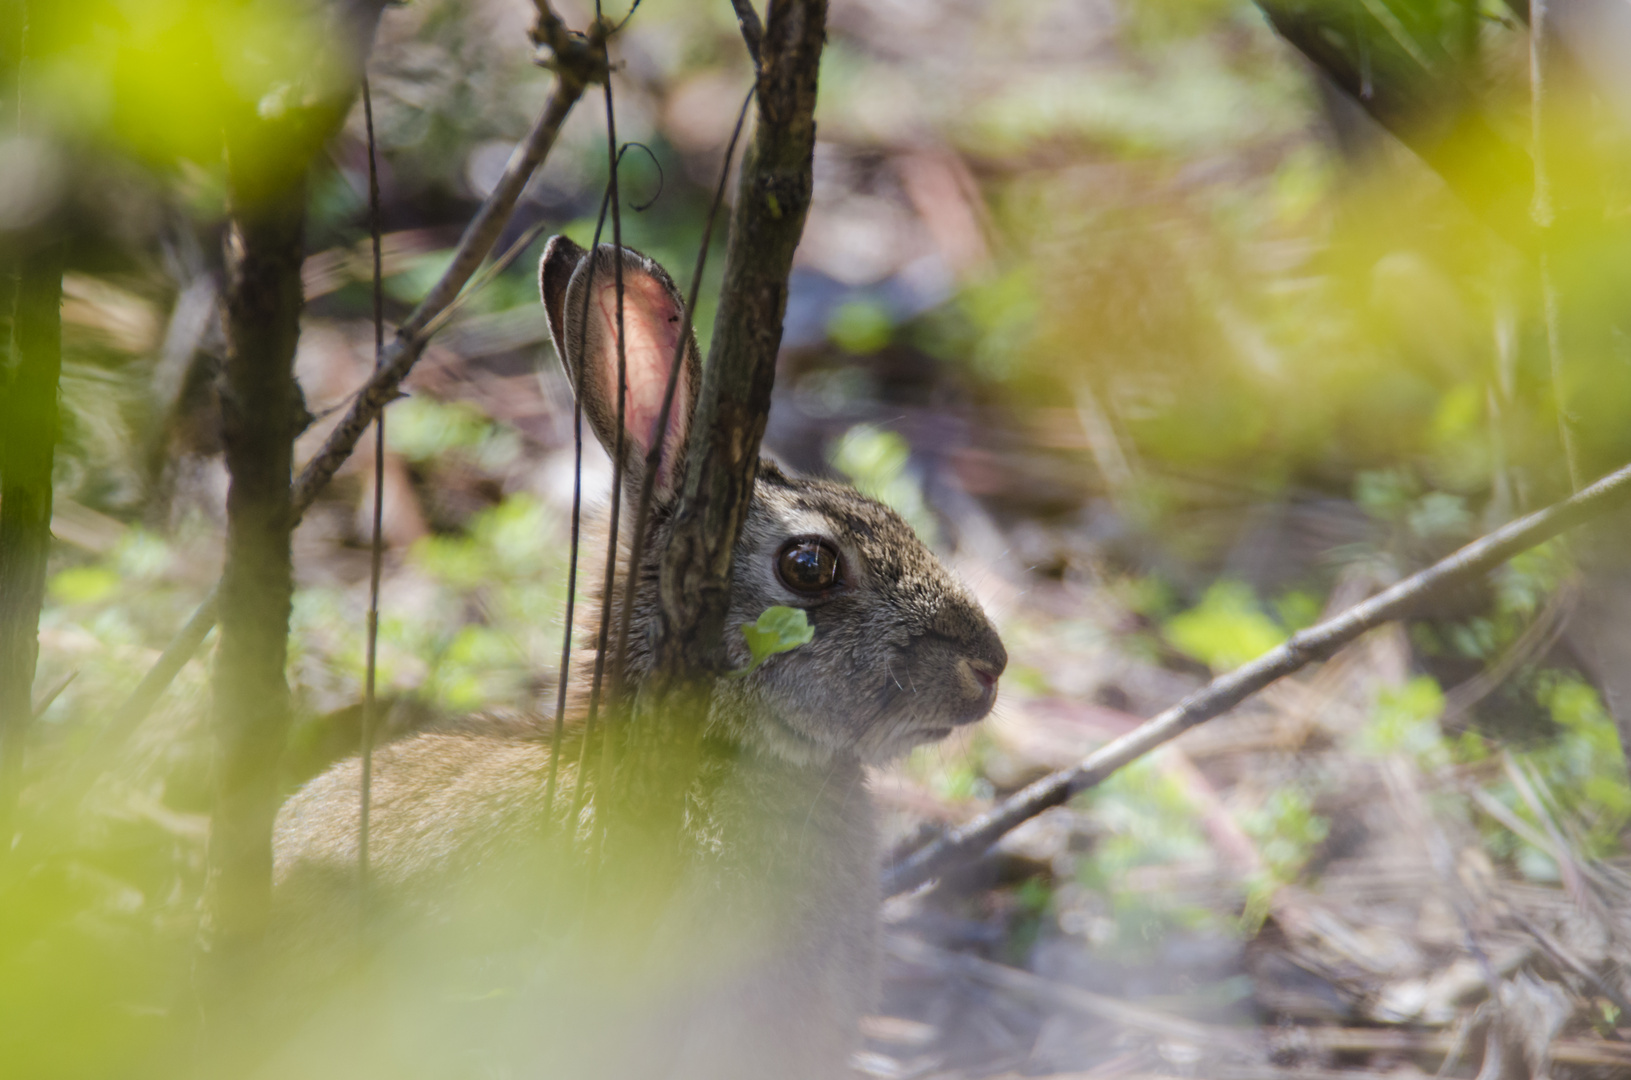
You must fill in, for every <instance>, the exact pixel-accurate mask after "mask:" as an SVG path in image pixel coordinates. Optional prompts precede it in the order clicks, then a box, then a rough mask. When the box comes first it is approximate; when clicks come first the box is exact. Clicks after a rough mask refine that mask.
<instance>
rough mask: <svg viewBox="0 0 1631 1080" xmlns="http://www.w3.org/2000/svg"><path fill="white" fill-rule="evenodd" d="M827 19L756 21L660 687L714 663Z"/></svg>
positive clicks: (810, 9) (801, 205)
mask: <svg viewBox="0 0 1631 1080" xmlns="http://www.w3.org/2000/svg"><path fill="white" fill-rule="evenodd" d="M826 18H827V5H826V2H825V0H777V2H774V3H772V4H771V5H770V11H769V18H768V20H767V22H766V25H765V30H764V37H763V40H762V42H761V54H762V55H761V67H760V71H759V77H758V83H757V91H756V93H757V97H758V103H759V104H758V119H757V122H756V124H755V127H754V133H753V142H752V144H751V145H750V146H749V147H748V150H747V153H746V154H745V155H744V156H743V161H742V174H741V180H740V182H739V186H738V189H737V199H736V208H735V213H734V215H733V217H732V221H731V233H730V242H729V247H728V249H727V252H726V256H725V281H724V285H723V288H722V291H721V294H720V302H719V314H718V315H717V316H716V318H715V320H714V326H715V327H716V333H715V336H714V339H713V345H712V347H711V349H710V350H709V356H708V363H707V365H706V366H705V367H704V369H703V376H702V389H701V392H700V394H699V396H698V402H697V411H696V416H695V419H694V420H693V422H692V427H691V436H690V439H689V441H688V444H687V447H686V474H685V485H684V488H683V489H682V492H681V496H680V501H679V506H678V509H677V510H676V512H675V519H674V528H673V533H672V536H671V539H670V540H669V544H668V549H667V551H666V552H665V553H664V556H663V565H662V573H661V585H660V590H661V600H662V634H661V637H660V640H659V642H658V648H657V669H658V681H659V684H660V685H662V686H678V685H679V684H680V683H682V682H689V681H693V680H696V679H699V678H701V679H703V680H707V679H709V678H710V677H711V676H712V675H713V674H714V673H717V671H718V670H719V669H720V666H721V661H722V653H723V650H722V645H723V641H724V633H725V615H726V610H727V607H728V605H729V602H730V580H731V559H732V555H733V552H734V550H735V547H736V538H737V536H738V534H739V533H740V532H741V528H742V521H743V520H744V518H745V517H746V514H747V506H748V500H749V499H750V498H751V496H752V494H753V481H754V476H755V474H756V472H757V470H758V465H759V441H760V439H761V438H762V437H763V435H764V428H765V418H766V417H767V416H768V415H769V412H770V389H771V385H772V383H773V382H774V381H775V375H776V353H777V351H778V350H779V349H780V347H781V336H782V316H783V315H784V314H785V313H786V310H787V275H788V273H789V272H790V271H791V270H792V267H793V251H794V249H795V248H797V247H798V242H799V237H800V235H801V234H802V233H803V230H804V218H805V215H806V213H807V212H808V211H809V207H810V193H811V190H812V179H811V172H810V170H811V163H812V161H813V158H814V154H815V102H816V80H817V75H818V73H819V70H820V65H821V47H822V44H823V42H824V40H825V33H826V30H825V28H826Z"/></svg>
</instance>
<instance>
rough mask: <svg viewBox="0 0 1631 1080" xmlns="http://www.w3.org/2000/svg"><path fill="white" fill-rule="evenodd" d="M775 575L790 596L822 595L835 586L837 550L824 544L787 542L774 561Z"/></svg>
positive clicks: (803, 541)
mask: <svg viewBox="0 0 1631 1080" xmlns="http://www.w3.org/2000/svg"><path fill="white" fill-rule="evenodd" d="M776 574H777V576H779V577H780V578H781V579H782V584H783V585H786V586H787V587H788V588H789V589H792V590H793V591H794V592H801V593H809V594H815V593H821V592H826V591H827V590H828V589H830V588H832V587H833V586H834V585H835V584H837V583H838V549H837V548H835V547H833V546H832V545H831V544H829V543H827V542H826V541H825V540H817V539H814V538H811V537H806V538H804V539H800V540H789V541H788V542H787V543H786V544H785V545H783V547H782V551H781V554H780V555H779V556H777V558H776Z"/></svg>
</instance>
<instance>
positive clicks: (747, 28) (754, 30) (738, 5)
mask: <svg viewBox="0 0 1631 1080" xmlns="http://www.w3.org/2000/svg"><path fill="white" fill-rule="evenodd" d="M731 10H733V11H735V12H736V22H737V25H738V26H740V27H741V28H742V40H743V42H745V43H746V44H747V47H748V55H749V56H751V57H753V66H754V68H755V69H757V68H758V66H759V43H760V42H761V41H763V40H764V36H765V27H764V24H763V23H761V22H760V21H759V13H758V12H757V11H754V10H753V0H731Z"/></svg>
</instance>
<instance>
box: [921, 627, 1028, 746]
mask: <svg viewBox="0 0 1631 1080" xmlns="http://www.w3.org/2000/svg"><path fill="white" fill-rule="evenodd" d="M960 629H961V630H962V632H961V633H958V634H955V635H953V634H945V633H939V632H930V633H928V634H926V635H924V636H923V637H921V638H919V639H918V640H917V641H916V642H914V646H913V648H912V654H913V655H912V657H911V660H910V661H909V665H908V666H909V670H910V673H911V680H910V682H911V685H910V687H909V688H908V692H909V694H910V696H911V697H913V698H918V699H919V700H917V701H913V702H911V703H910V705H909V706H908V708H909V710H910V711H911V712H914V713H916V714H917V715H916V719H917V721H918V722H917V724H916V725H915V727H916V728H917V732H918V735H919V737H920V738H922V739H924V740H929V741H932V740H935V739H940V738H944V737H945V736H946V735H948V734H950V733H951V731H952V730H953V729H955V728H958V727H961V726H963V725H965V724H973V723H976V722H978V721H979V720H982V719H984V718H985V716H986V714H987V713H989V712H990V711H991V707H992V705H994V704H995V703H996V700H997V680H998V679H999V678H1000V677H1001V675H1002V673H1003V669H1004V668H1006V667H1007V666H1008V653H1007V650H1005V649H1004V648H1003V646H1002V641H1001V639H999V638H998V637H997V634H996V631H995V630H993V629H991V627H990V626H989V624H986V623H985V620H984V618H983V617H981V618H980V620H979V623H978V624H976V625H974V626H971V627H964V628H960ZM925 687H933V688H934V691H933V692H931V693H929V694H927V695H925V694H924V688H925ZM903 696H904V695H897V697H898V698H899V697H903ZM924 696H927V697H929V698H930V700H929V701H922V700H921V699H922V698H923V697H924ZM902 704H907V703H906V702H904V701H903V702H902ZM911 705H915V706H917V708H910V706H911ZM924 706H927V707H924Z"/></svg>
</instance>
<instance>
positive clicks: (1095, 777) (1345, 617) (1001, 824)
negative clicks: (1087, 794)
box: [883, 465, 1631, 896]
mask: <svg viewBox="0 0 1631 1080" xmlns="http://www.w3.org/2000/svg"><path fill="white" fill-rule="evenodd" d="M1628 498H1631V465H1628V466H1626V467H1624V468H1621V469H1619V470H1617V471H1615V472H1613V473H1610V474H1609V475H1607V476H1605V477H1603V478H1602V479H1601V480H1598V481H1597V482H1596V483H1594V484H1592V485H1591V486H1589V487H1587V488H1585V489H1583V490H1581V491H1580V492H1579V493H1578V494H1576V495H1573V496H1571V497H1570V498H1567V499H1564V500H1563V501H1562V502H1559V503H1555V504H1553V505H1552V506H1549V507H1547V508H1546V509H1544V510H1541V511H1538V512H1536V513H1533V514H1530V515H1528V516H1527V517H1523V518H1519V519H1518V520H1517V521H1514V522H1512V523H1511V524H1508V525H1504V526H1502V527H1501V528H1499V529H1496V530H1495V531H1494V532H1492V533H1490V534H1489V535H1487V536H1484V537H1482V538H1480V539H1478V540H1475V541H1473V542H1472V543H1470V544H1468V545H1467V546H1466V547H1464V548H1462V549H1461V550H1459V551H1457V552H1455V553H1454V554H1453V555H1450V556H1449V557H1447V558H1445V559H1441V560H1440V561H1438V562H1436V563H1434V564H1433V565H1432V566H1429V567H1428V568H1427V569H1425V570H1423V571H1421V572H1420V573H1416V574H1412V575H1411V576H1410V577H1408V578H1405V579H1404V580H1403V581H1401V582H1399V583H1398V584H1397V585H1394V586H1392V587H1391V588H1389V589H1385V590H1383V591H1382V592H1380V593H1378V594H1376V595H1375V596H1373V597H1371V598H1370V599H1369V600H1366V601H1363V602H1362V603H1359V604H1355V605H1354V606H1353V607H1351V608H1349V609H1348V610H1347V611H1345V612H1343V613H1342V614H1341V615H1338V616H1336V617H1335V618H1333V619H1329V620H1327V621H1325V622H1322V623H1320V624H1318V625H1316V626H1311V627H1309V628H1308V629H1306V630H1300V631H1298V632H1297V633H1295V634H1293V635H1292V636H1291V638H1290V640H1288V641H1287V642H1286V643H1285V644H1284V645H1281V646H1279V647H1278V648H1276V649H1273V650H1271V651H1269V652H1267V653H1265V654H1264V655H1263V656H1261V657H1259V658H1258V659H1256V660H1254V661H1252V662H1251V663H1249V664H1246V665H1245V666H1244V667H1240V668H1237V669H1235V670H1234V671H1231V672H1230V673H1229V674H1227V675H1223V676H1220V677H1219V678H1216V679H1214V680H1212V682H1210V683H1208V684H1207V685H1206V686H1204V687H1202V688H1201V689H1200V690H1197V691H1196V692H1195V693H1193V694H1191V695H1189V696H1188V697H1187V698H1185V699H1184V700H1183V701H1180V702H1179V703H1178V704H1177V705H1174V706H1173V707H1172V708H1170V709H1168V710H1167V711H1166V712H1163V713H1162V714H1161V715H1159V716H1157V717H1156V718H1155V719H1153V720H1151V721H1149V722H1148V723H1146V724H1144V725H1142V726H1140V727H1138V728H1136V729H1134V730H1133V731H1130V732H1128V733H1127V734H1126V735H1123V736H1122V737H1121V738H1119V739H1115V740H1113V741H1111V742H1109V743H1107V744H1105V745H1104V746H1102V747H1100V748H1099V749H1098V750H1096V751H1094V752H1093V753H1092V754H1090V755H1088V756H1087V757H1086V758H1084V759H1083V760H1082V761H1081V762H1080V763H1078V764H1076V765H1073V766H1071V767H1070V768H1068V769H1064V770H1061V771H1059V772H1056V773H1053V774H1051V775H1049V776H1045V777H1043V778H1042V779H1041V780H1038V781H1036V782H1035V783H1034V784H1031V785H1030V786H1029V787H1026V788H1025V789H1023V790H1022V791H1019V792H1018V793H1016V794H1014V795H1013V796H1011V797H1009V798H1007V799H1005V800H1003V801H1002V802H1001V803H999V804H998V805H997V806H995V807H993V808H992V809H991V810H989V811H987V812H986V813H984V814H981V815H980V816H979V817H977V818H975V819H974V820H973V821H971V822H969V823H968V824H966V825H964V826H962V827H961V828H958V829H954V830H952V831H951V832H949V833H947V834H946V835H945V836H943V837H941V838H940V839H939V840H936V841H934V842H933V843H931V844H928V845H926V846H924V847H923V848H920V849H919V850H917V851H915V852H913V853H912V854H911V855H910V856H908V857H907V858H905V859H903V860H901V861H900V862H898V863H896V864H895V865H894V866H893V867H891V868H890V869H889V870H888V871H887V872H886V873H885V874H884V881H883V885H884V895H886V896H892V895H894V894H895V893H900V892H904V891H906V890H907V889H911V888H914V887H916V886H918V885H921V884H922V883H923V882H925V881H929V880H930V879H932V878H936V877H939V876H940V875H941V874H942V873H944V872H945V871H946V870H947V869H948V868H950V867H952V866H955V865H957V864H959V863H961V862H964V861H966V860H968V859H970V858H973V857H975V856H977V855H979V854H980V853H981V852H983V851H984V850H985V849H986V848H988V847H990V846H991V845H992V844H994V843H995V842H996V841H997V840H998V839H999V838H1001V837H1002V836H1003V835H1004V834H1005V833H1007V832H1009V831H1010V830H1011V829H1013V828H1015V827H1016V826H1018V825H1019V824H1021V823H1022V822H1025V821H1028V820H1029V819H1031V818H1033V817H1035V816H1036V815H1038V814H1040V813H1042V811H1044V810H1047V809H1049V808H1050V807H1054V806H1058V805H1060V804H1061V803H1064V802H1065V801H1066V800H1067V799H1069V798H1071V796H1073V795H1075V794H1077V793H1078V792H1081V791H1084V790H1086V789H1087V788H1090V787H1092V786H1094V785H1095V784H1098V783H1100V782H1101V781H1103V780H1104V779H1105V778H1106V777H1108V776H1110V775H1111V774H1112V773H1114V772H1115V771H1116V770H1117V769H1120V768H1121V767H1122V766H1124V765H1127V764H1130V763H1131V762H1133V761H1136V760H1138V759H1139V758H1140V757H1142V756H1143V755H1145V754H1147V753H1149V752H1150V751H1151V750H1153V749H1155V748H1156V747H1157V746H1160V745H1161V744H1162V743H1165V742H1169V741H1171V740H1172V739H1174V738H1176V737H1177V736H1179V735H1181V734H1183V733H1184V732H1185V731H1188V730H1189V729H1190V728H1192V727H1194V726H1196V725H1197V724H1200V723H1204V722H1205V721H1207V720H1210V719H1212V718H1213V717H1215V716H1220V715H1222V714H1223V713H1225V712H1227V711H1229V710H1230V709H1232V708H1234V707H1235V706H1236V705H1238V704H1240V703H1241V702H1242V701H1244V700H1245V699H1246V698H1248V697H1250V696H1251V695H1252V694H1254V693H1256V692H1257V691H1259V690H1261V689H1263V688H1264V687H1265V686H1268V685H1269V684H1270V683H1273V682H1275V681H1277V680H1279V679H1282V678H1284V677H1285V676H1287V675H1290V674H1291V673H1292V672H1294V671H1297V670H1298V669H1300V668H1302V667H1304V666H1305V665H1307V664H1310V663H1312V662H1314V661H1315V660H1323V659H1326V658H1327V657H1329V656H1331V655H1332V654H1333V653H1335V652H1336V651H1337V650H1338V649H1340V648H1342V647H1343V646H1344V645H1347V644H1348V643H1349V642H1351V641H1353V640H1354V639H1355V638H1357V637H1359V636H1360V635H1361V634H1363V633H1365V632H1366V631H1367V630H1370V629H1373V628H1374V627H1377V626H1380V625H1381V624H1383V623H1385V622H1389V621H1391V620H1393V619H1397V618H1400V617H1402V616H1404V615H1406V614H1408V613H1409V612H1410V611H1411V610H1412V609H1413V608H1414V607H1415V606H1416V605H1418V604H1419V603H1420V602H1421V601H1422V600H1423V599H1424V598H1425V597H1426V596H1428V595H1429V594H1431V593H1433V592H1435V591H1437V590H1439V589H1442V588H1445V587H1446V586H1449V585H1453V584H1458V583H1461V582H1464V581H1468V580H1470V579H1473V578H1476V577H1479V576H1480V575H1482V574H1485V573H1487V572H1489V571H1490V570H1492V569H1494V568H1495V567H1497V566H1499V565H1500V564H1501V563H1503V562H1505V561H1506V560H1508V559H1510V558H1512V556H1514V555H1517V554H1518V553H1519V552H1522V551H1527V550H1528V549H1529V548H1532V547H1534V546H1535V545H1537V544H1541V543H1544V542H1545V541H1547V540H1550V539H1551V538H1552V537H1554V536H1557V535H1558V534H1560V533H1562V532H1564V531H1566V530H1568V529H1571V528H1573V527H1574V526H1576V525H1579V524H1581V523H1582V522H1585V521H1589V520H1591V519H1592V518H1595V517H1598V516H1600V515H1602V514H1604V513H1606V512H1607V511H1609V510H1611V509H1613V508H1614V507H1616V506H1619V505H1621V504H1622V503H1624V502H1626V501H1627V499H1628Z"/></svg>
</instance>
